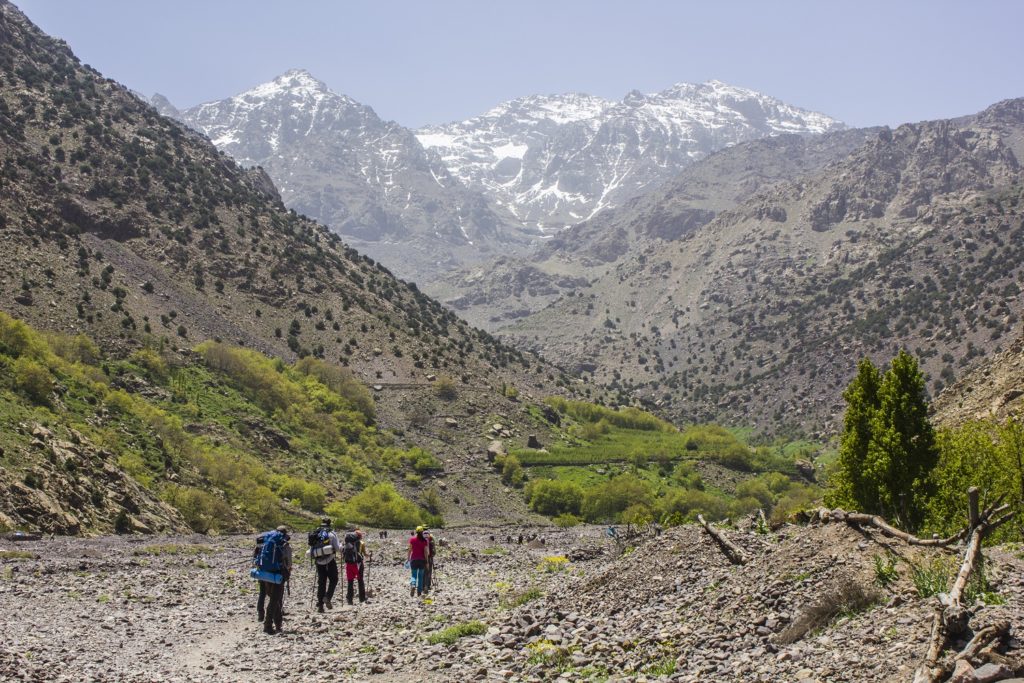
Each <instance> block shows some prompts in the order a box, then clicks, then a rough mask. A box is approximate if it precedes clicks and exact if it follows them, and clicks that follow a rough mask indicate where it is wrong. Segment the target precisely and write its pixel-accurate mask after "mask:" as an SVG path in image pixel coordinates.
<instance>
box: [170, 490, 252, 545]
mask: <svg viewBox="0 0 1024 683" xmlns="http://www.w3.org/2000/svg"><path fill="white" fill-rule="evenodd" d="M163 499H164V501H166V502H167V503H169V504H170V505H171V506H172V507H174V508H176V509H177V510H178V512H180V513H181V516H182V517H184V518H185V522H186V523H187V524H188V526H189V528H190V529H192V531H195V532H196V533H198V534H208V533H213V532H223V531H232V530H234V528H235V515H234V513H233V511H232V510H231V506H230V505H228V504H227V502H226V501H224V500H222V499H220V498H218V497H216V496H214V495H213V494H211V493H208V492H206V491H201V490H199V489H196V488H191V487H188V486H176V485H174V484H171V485H170V486H168V487H167V488H166V489H164V492H163Z"/></svg>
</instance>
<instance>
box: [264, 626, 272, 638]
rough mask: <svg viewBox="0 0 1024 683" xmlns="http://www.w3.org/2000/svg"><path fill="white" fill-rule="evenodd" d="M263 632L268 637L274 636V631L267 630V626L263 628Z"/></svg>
mask: <svg viewBox="0 0 1024 683" xmlns="http://www.w3.org/2000/svg"><path fill="white" fill-rule="evenodd" d="M263 632H264V633H266V634H267V635H268V636H272V635H274V629H273V628H269V627H267V626H264V627H263Z"/></svg>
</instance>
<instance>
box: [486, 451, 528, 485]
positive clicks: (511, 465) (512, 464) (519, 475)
mask: <svg viewBox="0 0 1024 683" xmlns="http://www.w3.org/2000/svg"><path fill="white" fill-rule="evenodd" d="M494 464H495V466H496V467H498V468H499V469H500V470H501V480H502V481H503V482H504V483H505V484H507V485H508V486H519V485H520V484H522V483H523V481H524V480H525V479H526V473H525V472H523V465H522V463H520V462H519V458H517V457H516V456H514V455H505V456H498V457H497V458H495V459H494Z"/></svg>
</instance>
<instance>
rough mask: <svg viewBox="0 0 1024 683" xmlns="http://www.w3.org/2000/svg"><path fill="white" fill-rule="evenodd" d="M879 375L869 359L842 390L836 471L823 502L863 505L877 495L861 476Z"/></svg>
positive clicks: (876, 404) (861, 364) (876, 406)
mask: <svg viewBox="0 0 1024 683" xmlns="http://www.w3.org/2000/svg"><path fill="white" fill-rule="evenodd" d="M881 381H882V378H881V375H880V374H879V372H878V368H876V367H875V365H874V363H872V362H871V360H870V359H868V358H864V359H863V360H861V362H860V364H859V365H858V366H857V376H856V377H854V378H853V381H851V382H850V385H849V386H848V387H846V391H844V392H843V398H844V399H846V415H845V416H844V417H843V434H842V437H841V439H840V442H839V458H838V461H837V466H836V472H835V474H833V476H832V478H831V488H830V490H829V492H828V494H827V495H826V496H825V503H826V504H828V505H830V506H833V507H845V508H857V509H864V506H865V505H868V504H870V503H869V502H868V501H873V500H877V499H878V491H877V490H874V487H873V485H872V482H870V481H868V480H867V479H866V478H865V476H864V473H865V472H864V471H865V463H866V462H867V458H868V444H869V442H870V441H871V421H872V419H873V418H874V415H875V413H876V412H877V411H878V385H879V384H881Z"/></svg>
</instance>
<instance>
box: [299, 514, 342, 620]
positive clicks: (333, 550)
mask: <svg viewBox="0 0 1024 683" xmlns="http://www.w3.org/2000/svg"><path fill="white" fill-rule="evenodd" d="M307 552H308V554H309V556H310V559H312V560H313V562H315V564H316V580H317V589H316V611H317V612H323V611H324V607H325V606H326V607H327V609H333V608H334V605H332V604H331V601H332V600H333V599H334V590H335V589H336V588H337V587H338V560H337V556H338V555H339V554H340V553H341V542H340V541H339V540H338V535H337V534H336V533H334V532H333V531H332V530H331V518H330V517H324V518H323V519H322V520H320V526H319V527H317V528H316V529H315V530H313V531H311V532H309V550H308V551H307Z"/></svg>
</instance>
